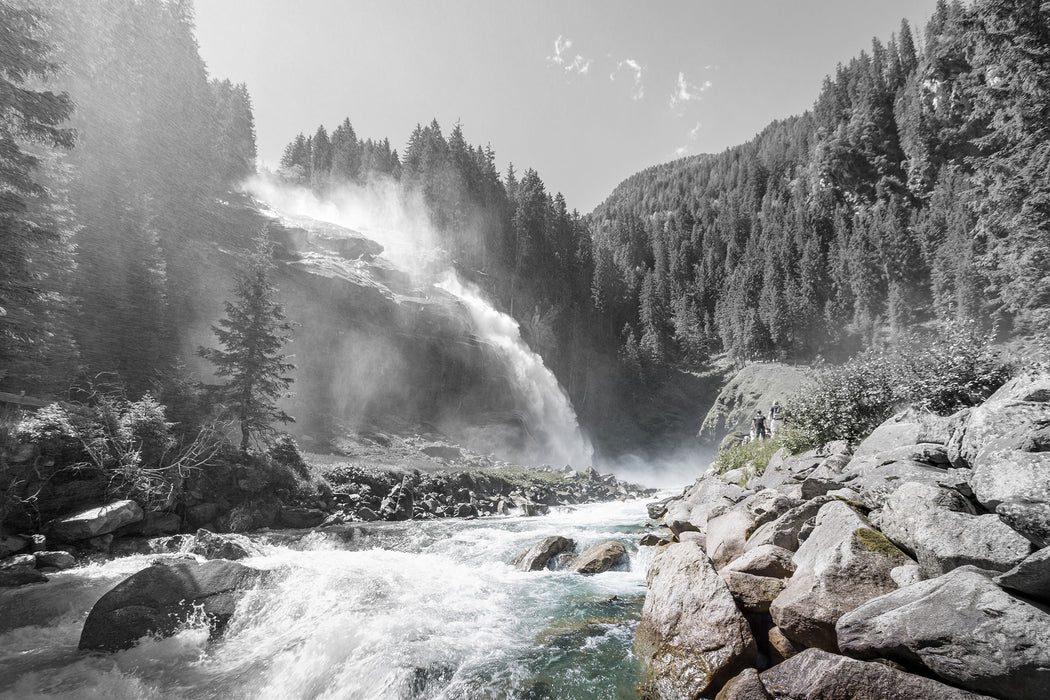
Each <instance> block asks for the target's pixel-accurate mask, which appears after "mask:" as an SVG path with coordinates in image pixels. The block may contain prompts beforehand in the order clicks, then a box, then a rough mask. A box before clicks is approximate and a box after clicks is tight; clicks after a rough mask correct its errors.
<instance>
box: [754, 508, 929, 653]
mask: <svg viewBox="0 0 1050 700" xmlns="http://www.w3.org/2000/svg"><path fill="white" fill-rule="evenodd" d="M910 561H911V560H910V559H909V558H908V556H907V555H906V554H904V552H902V551H900V549H898V548H897V547H896V546H894V545H893V543H892V542H890V541H889V540H888V539H886V537H885V536H884V535H882V534H881V533H879V532H877V531H875V529H874V528H873V527H872V525H871V523H870V522H868V520H867V518H865V517H863V516H862V515H860V514H859V513H858V512H857V511H855V510H854V509H853V508H852V507H851V506H849V505H847V504H846V503H844V502H842V501H833V502H831V503H827V504H825V505H824V506H823V507H822V508H821V509H820V512H819V513H818V514H817V521H816V527H815V528H814V530H813V532H812V533H811V534H810V536H809V538H808V539H807V540H806V541H805V542H804V543H803V544H802V546H801V547H799V550H798V552H796V553H795V556H794V563H795V566H796V570H795V574H794V575H793V576H792V577H791V579H790V580H789V581H788V585H787V588H785V589H784V591H783V593H781V594H780V595H779V596H777V598H776V600H774V601H773V604H772V605H771V606H770V610H769V612H770V615H772V617H773V620H774V622H776V624H777V626H778V627H780V629H781V631H783V632H784V634H786V635H787V636H788V637H790V638H791V639H793V640H795V641H796V642H798V643H800V644H802V645H803V646H807V647H818V648H820V649H825V650H827V651H837V650H838V647H837V646H836V642H835V623H836V622H837V621H838V619H839V618H840V617H842V615H844V614H845V613H847V612H849V611H850V610H853V609H854V608H856V607H857V606H858V605H860V604H862V603H864V602H867V601H868V600H871V599H872V598H875V597H877V596H880V595H882V594H884V593H889V592H890V591H894V590H896V589H897V584H896V583H894V581H893V578H892V577H891V576H890V571H892V570H893V569H894V568H895V567H898V566H900V565H901V564H905V563H910Z"/></svg>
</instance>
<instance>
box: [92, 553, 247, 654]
mask: <svg viewBox="0 0 1050 700" xmlns="http://www.w3.org/2000/svg"><path fill="white" fill-rule="evenodd" d="M262 576H263V572H261V571H259V570H257V569H251V568H249V567H247V566H243V565H241V564H237V563H236V562H231V561H226V560H216V561H209V562H205V563H203V564H198V563H197V562H196V561H190V560H187V559H169V560H160V561H158V562H155V563H154V564H153V565H152V566H149V567H147V568H145V569H143V570H142V571H139V572H138V573H136V574H133V575H132V576H131V577H129V578H127V579H125V580H124V581H123V582H121V583H119V584H117V586H116V587H115V588H113V589H112V590H110V591H109V592H108V593H106V594H105V595H103V596H102V597H101V598H99V600H98V602H96V603H95V605H94V607H92V608H91V612H90V613H89V614H88V617H87V621H85V623H84V630H83V632H82V633H81V635H80V648H81V649H86V650H92V651H119V650H121V649H127V648H129V647H132V646H134V645H135V643H136V642H137V641H138V640H139V639H141V638H142V637H145V636H146V635H160V636H170V635H172V634H174V633H175V632H177V631H178V629H179V627H180V626H181V625H182V624H184V623H185V622H186V620H187V619H189V618H190V616H192V615H194V614H195V612H196V611H197V610H200V611H201V612H203V614H204V615H205V616H206V617H207V619H208V622H209V625H210V627H211V629H212V633H213V634H220V633H221V632H222V631H223V630H224V629H225V627H226V625H227V624H228V623H229V621H230V618H231V617H232V616H233V613H234V610H235V608H236V606H237V601H238V600H240V598H241V596H242V595H243V594H244V592H245V591H247V590H248V589H249V588H252V587H253V586H255V585H256V584H257V583H259V581H260V579H261V578H262Z"/></svg>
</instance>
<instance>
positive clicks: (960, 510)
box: [880, 482, 1032, 577]
mask: <svg viewBox="0 0 1050 700" xmlns="http://www.w3.org/2000/svg"><path fill="white" fill-rule="evenodd" d="M880 524H881V527H882V531H883V532H884V533H885V534H886V536H887V537H889V538H890V539H892V540H893V541H894V542H897V543H898V544H900V545H902V546H903V547H905V548H906V549H908V550H909V551H912V552H914V553H915V557H916V559H917V560H918V562H919V566H920V567H921V569H922V572H923V574H924V575H925V576H927V577H933V576H939V575H941V574H943V573H947V572H948V571H951V570H952V569H955V568H958V567H960V566H965V565H968V564H972V565H974V566H977V567H980V568H982V569H992V570H994V571H1006V570H1007V569H1009V568H1011V567H1012V566H1014V565H1016V564H1018V563H1019V562H1020V561H1022V560H1023V559H1024V558H1025V557H1027V556H1028V555H1029V554H1030V553H1031V551H1032V544H1031V542H1029V541H1028V539H1026V538H1025V537H1022V536H1021V535H1020V534H1018V533H1017V532H1016V531H1015V530H1013V529H1012V528H1010V526H1008V525H1007V524H1006V523H1004V522H1003V521H1002V520H1000V519H999V516H996V515H991V514H988V515H974V514H973V506H971V505H970V504H969V502H968V501H967V500H966V499H965V498H963V497H962V495H960V494H959V493H958V492H956V491H953V490H951V489H945V488H942V487H940V486H936V485H934V484H926V483H920V482H908V483H905V484H903V485H902V486H901V487H900V488H899V489H897V491H895V492H894V493H893V494H892V495H891V496H889V498H887V499H886V503H885V505H884V506H883V509H882V516H881V523H880Z"/></svg>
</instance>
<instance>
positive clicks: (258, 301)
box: [198, 232, 295, 452]
mask: <svg viewBox="0 0 1050 700" xmlns="http://www.w3.org/2000/svg"><path fill="white" fill-rule="evenodd" d="M272 249H273V245H272V243H270V240H269V238H268V237H267V236H266V234H265V232H264V233H262V234H260V236H259V237H258V238H257V239H256V243H255V248H254V250H253V251H252V254H251V256H250V257H249V259H248V265H247V269H246V270H245V271H244V272H242V273H241V274H239V275H238V276H237V281H236V284H235V286H234V295H235V297H236V298H235V300H234V301H227V302H226V317H225V318H223V319H220V320H219V324H218V325H217V326H212V331H213V332H214V333H215V336H216V337H217V338H218V339H219V342H220V343H222V345H223V349H222V350H219V349H215V348H204V347H202V348H200V349H199V350H198V353H199V354H200V355H201V357H204V358H206V359H208V360H211V361H212V362H213V363H214V364H215V366H216V370H215V373H216V374H217V375H219V376H220V377H228V378H229V380H228V381H227V383H226V386H225V387H224V394H225V398H226V400H227V401H228V402H229V407H230V409H231V410H232V412H233V414H234V416H235V417H236V419H237V421H238V422H239V423H240V426H241V451H243V452H246V451H247V450H248V443H249V442H250V440H251V437H252V436H253V435H258V434H260V433H268V432H272V431H273V428H272V427H271V424H272V423H273V422H274V421H280V422H282V423H290V422H293V421H294V419H293V418H292V417H291V416H289V415H288V414H287V413H285V412H284V411H283V410H282V409H280V408H278V406H277V401H278V399H281V398H283V397H286V396H288V395H289V394H288V388H289V387H290V386H291V384H292V381H293V380H292V378H291V377H289V376H288V373H289V372H291V371H292V370H293V369H295V365H293V364H292V363H291V362H290V356H289V355H283V354H281V349H282V348H283V347H284V344H285V343H287V342H288V340H289V339H290V337H291V336H290V335H289V333H290V332H291V330H292V323H291V322H289V321H288V320H287V319H286V318H285V315H284V307H283V305H282V304H280V303H279V302H278V301H277V287H276V286H275V285H274V283H273V280H272V273H273V267H274V265H273V256H272Z"/></svg>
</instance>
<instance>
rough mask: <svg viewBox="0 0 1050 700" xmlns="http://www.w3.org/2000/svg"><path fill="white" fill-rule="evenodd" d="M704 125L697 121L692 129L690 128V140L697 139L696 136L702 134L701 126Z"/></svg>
mask: <svg viewBox="0 0 1050 700" xmlns="http://www.w3.org/2000/svg"><path fill="white" fill-rule="evenodd" d="M702 126H703V124H701V123H700V122H697V123H696V126H694V127H693V128H692V129H690V130H689V140H690V141H696V137H697V136H699V135H700V128H701V127H702Z"/></svg>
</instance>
